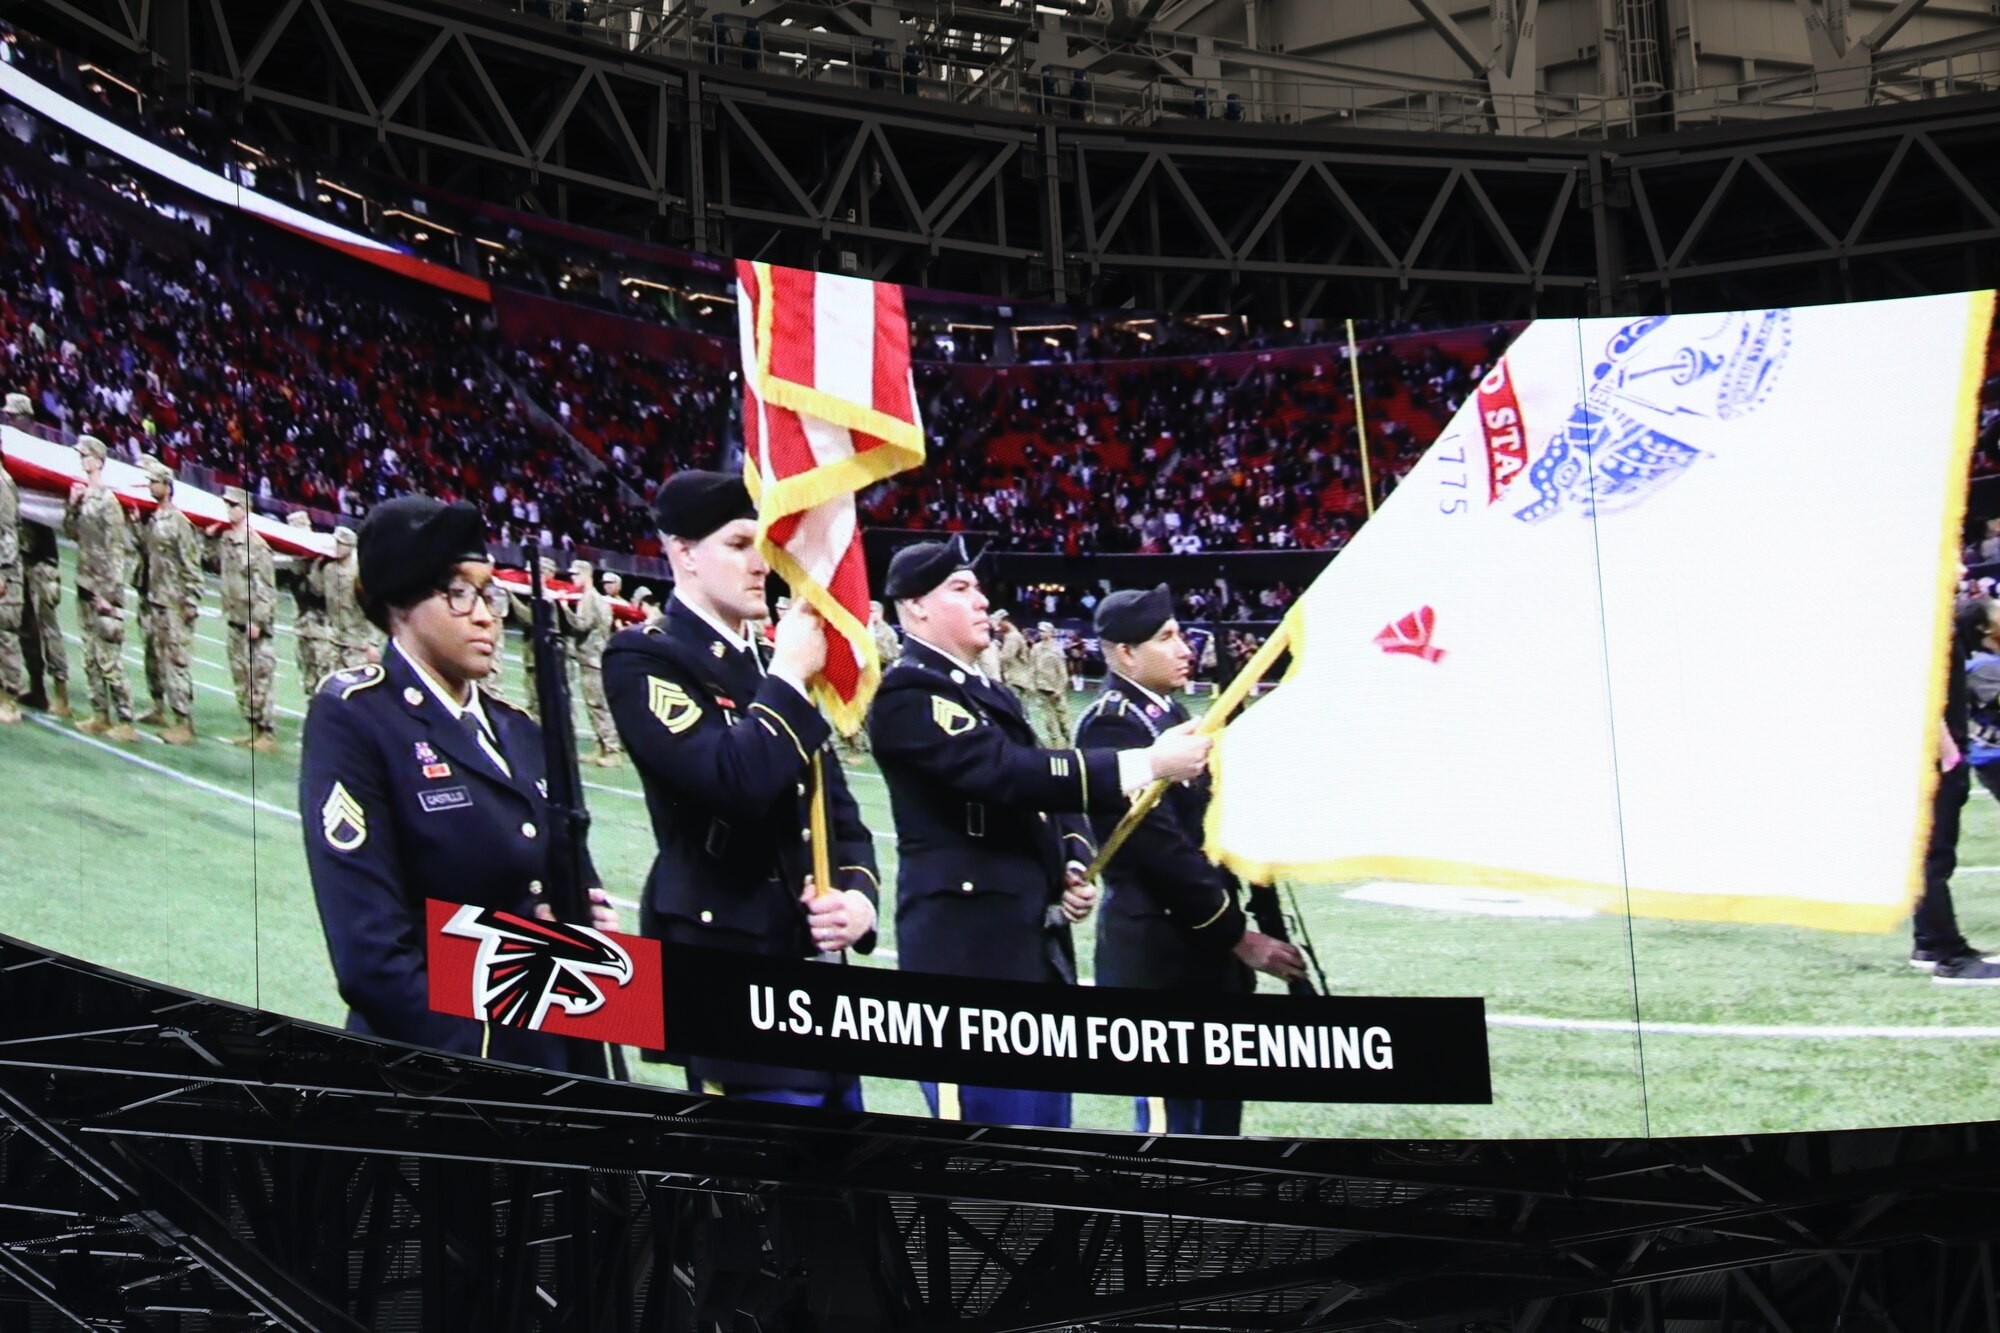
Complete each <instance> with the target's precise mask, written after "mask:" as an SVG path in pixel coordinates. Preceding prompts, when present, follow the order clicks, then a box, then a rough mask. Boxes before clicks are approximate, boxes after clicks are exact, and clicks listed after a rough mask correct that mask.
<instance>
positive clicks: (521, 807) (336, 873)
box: [299, 495, 618, 1074]
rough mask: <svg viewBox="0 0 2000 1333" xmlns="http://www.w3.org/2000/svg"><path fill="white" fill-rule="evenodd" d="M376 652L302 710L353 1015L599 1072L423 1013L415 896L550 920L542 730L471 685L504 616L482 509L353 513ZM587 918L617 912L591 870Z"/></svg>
mask: <svg viewBox="0 0 2000 1333" xmlns="http://www.w3.org/2000/svg"><path fill="white" fill-rule="evenodd" d="M359 544H360V576H361V589H362V596H363V598H364V601H365V606H366V609H367V613H368V618H369V620H370V621H371V622H372V623H373V624H374V625H375V627H376V628H377V629H379V630H380V631H382V632H383V633H385V634H387V635H388V636H389V640H390V642H389V645H388V647H387V649H386V650H385V652H384V654H383V660H382V661H381V662H380V663H370V664H368V665H365V666H359V667H351V668H348V669H346V670H342V671H337V672H335V673H334V674H333V675H331V676H328V677H327V678H326V680H325V681H324V682H323V683H322V684H321V685H320V688H319V690H318V692H317V693H315V694H314V695H313V699H312V704H311V706H310V707H309V708H308V710H307V712H306V722H305V737H304V743H303V744H304V748H303V753H302V754H301V756H300V769H299V815H300V817H301V819H302V821H303V823H304V828H305V843H306V866H307V869H308V870H309V871H310V873H311V875H312V886H313V896H314V897H315V899H317V901H318V903H319V913H320V922H321V924H322V926H323V927H324V928H325V931H326V943H327V949H328V951H329V952H330V953H331V955H332V957H333V972H334V977H335V979H336V980H337V982H338V984H339V986H340V995H341V998H342V999H344V1000H345V1001H346V1002H347V1004H348V1006H349V1012H348V1016H347V1026H348V1027H349V1029H351V1030H353V1031H355V1032H366V1033H371V1034H373V1035H375V1036H380V1037H388V1038H392V1039H394V1040H396V1041H406V1042H412V1043H415V1044H417V1045H421V1046H429V1047H434V1048H436V1049H439V1050H445V1051H453V1052H458V1053H461V1054H466V1055H482V1056H488V1057H490V1058H492V1059H496V1060H511V1061H514V1062H515V1063H518V1064H526V1065H536V1066H539V1067H541V1068H545V1069H556V1070H567V1071H571V1072H579V1073H591V1074H602V1073H603V1072H604V1061H603V1053H602V1048H601V1047H597V1046H595V1045H593V1044H585V1043H580V1042H572V1041H568V1040H566V1039H564V1038H561V1037H555V1036H550V1035H546V1034H543V1033H539V1032H533V1031H528V1030H525V1029H521V1028H516V1027H510V1026H506V1025H504V1024H495V1023H482V1022H478V1021H475V1020H473V1019H467V1018H457V1017H453V1016H451V1015H448V1014H441V1013H436V1012H434V1011H433V1010H432V1009H431V1007H430V993H429V990H430V982H429V970H428V964H427V959H426V952H425V931H426V923H425V907H424V903H425V899H426V898H429V897H434V896H442V897H449V898H451V899H453V900H456V901H459V902H464V903H467V904H470V905H473V906H478V907H493V908H499V909H501V910H503V911H507V912H513V913H516V914H518V915H523V916H526V915H530V914H534V915H539V916H542V917H543V918H545V919H547V918H549V917H550V916H551V914H550V913H549V912H548V910H547V909H546V907H545V906H544V905H543V903H542V901H541V897H542V881H543V877H544V875H545V874H546V873H547V860H548V849H547V839H546V837H545V836H544V830H546V829H547V828H548V827H549V819H550V815H549V807H548V799H547V797H546V796H544V795H543V787H544V780H545V777H546V772H545V769H544V765H543V756H542V736H541V729H540V728H538V727H537V726H536V725H535V724H534V723H533V722H531V721H529V720H528V717H527V715H526V714H524V713H522V712H521V711H520V710H519V709H517V708H515V707H513V706H512V705H510V704H508V703H505V702H503V701H501V700H498V699H494V698H492V697H491V696H489V695H487V694H486V693H485V691H484V690H483V689H482V688H481V686H480V682H481V681H482V680H483V679H484V677H485V675H486V670H487V667H488V665H489V664H490V663H491V661H492V656H493V646H494V641H495V638H496V636H497V635H498V634H499V632H500V622H499V621H498V619H497V618H496V617H495V616H494V615H493V612H492V607H491V603H490V602H489V600H488V598H489V592H490V585H491V582H492V578H493V562H492V558H491V557H490V556H489V555H488V554H487V551H486V538H485V532H484V529H483V525H482V523H481V521H480V518H479V511H478V510H477V509H475V508H473V507H472V506H471V505H469V504H465V503H459V504H452V505H445V504H441V503H439V502H438V501H436V500H432V499H430V498H428V497H425V496H417V495H410V496H401V497H398V498H396V499H394V500H388V501H385V502H383V503H382V504H379V505H377V506H376V507H375V508H374V510H373V511H372V512H370V514H369V515H368V518H367V520H366V521H365V522H363V523H362V525H361V532H360V542H359ZM585 870H586V879H585V883H586V886H587V887H589V889H590V894H591V901H592V908H591V921H590V924H591V925H592V926H595V927H596V928H598V929H600V930H617V929H618V918H617V914H616V913H615V912H614V911H612V909H611V907H610V906H609V904H608V902H607V900H606V899H605V897H604V894H603V891H602V890H601V889H600V888H598V887H597V886H596V872H595V870H594V869H592V868H590V867H589V866H588V865H586V867H585Z"/></svg>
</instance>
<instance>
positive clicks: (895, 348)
mask: <svg viewBox="0 0 2000 1333" xmlns="http://www.w3.org/2000/svg"><path fill="white" fill-rule="evenodd" d="M736 282H737V288H738V296H739V299H738V300H737V303H736V320H737V329H738V332H739V334H740V335H741V338H742V345H743V445H744V457H743V471H744V480H745V481H746V482H747V483H748V484H749V487H750V494H751V495H752V496H754V497H756V500H757V545H758V549H759V550H760V551H761V552H762V554H763V556H764V558H765V559H766V560H768V561H769V562H770V564H771V567H772V568H773V569H775V570H777V571H778V573H779V575H780V576H781V577H783V578H784V580H785V582H786V583H787V584H789V585H790V586H791V589H792V595H793V596H794V597H803V598H805V599H806V600H807V601H809V602H811V603H812V604H813V605H814V606H815V607H816V608H818V610H819V613H820V615H821V616H822V617H824V619H825V620H826V634H827V654H826V670H825V672H824V674H823V675H822V676H821V677H820V679H819V680H818V681H816V682H815V684H814V688H815V691H816V692H817V694H818V695H819V698H820V702H821V703H822V705H823V706H824V707H825V708H826V710H827V715H828V716H829V717H830V718H831V719H832V721H833V724H834V726H835V727H836V728H838V729H839V730H840V732H841V734H842V735H852V734H854V732H855V731H856V730H857V729H858V728H859V727H860V726H861V723H862V719H863V718H864V717H865V715H866V714H867V711H868V703H869V701H870V700H871V699H872V698H874V695H875V686H876V684H877V683H878V682H879V681H880V680H881V678H882V663H881V661H880V659H879V658H878V657H877V656H876V652H875V641H874V639H873V637H872V636H871V635H870V634H869V633H868V597H869V592H868V569H867V564H866V562H865V561H864V560H863V558H862V553H861V527H860V524H859V522H858V520H857V517H856V508H855V503H854V497H855V494H856V492H859V491H862V490H865V489H866V488H868V487H869V486H872V485H874V484H875V483H876V482H878V481H881V480H882V479H883V478H884V477H888V476H892V475H894V474H895V473H898V472H902V471H904V470H905V469H908V468H912V467H916V466H917V465H919V464H920V463H922V462H923V458H924V432H923V423H922V422H921V421H920V420H919V419H918V415H917V391H916V385H915V383H914V382H913V380H912V379H911V376H910V321H909V316H908V315H907V314H906V313H905V311H904V309H903V289H902V288H901V287H898V286H895V285H893V284H891V283H884V282H869V281H867V280H866V279H863V278H847V277H840V276H838V275H835V274H828V273H810V272H805V271H803V270H799V269H790V268H777V267H774V266H772V265H770V264H760V263H755V262H752V261H749V260H739V261H738V262H737V265H736Z"/></svg>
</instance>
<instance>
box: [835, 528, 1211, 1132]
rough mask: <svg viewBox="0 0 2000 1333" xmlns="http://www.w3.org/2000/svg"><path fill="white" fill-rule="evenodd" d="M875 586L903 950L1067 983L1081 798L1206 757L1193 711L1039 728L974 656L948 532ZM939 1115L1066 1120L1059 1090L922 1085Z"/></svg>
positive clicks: (1186, 773)
mask: <svg viewBox="0 0 2000 1333" xmlns="http://www.w3.org/2000/svg"><path fill="white" fill-rule="evenodd" d="M884 592H885V593H886V594H887V595H888V596H889V597H890V598H892V599H894V601H895V602H896V616H897V619H898V620H900V621H901V622H902V625H903V632H904V644H903V656H902V660H901V661H899V662H898V663H897V664H896V666H895V668H894V669H893V670H891V671H889V672H888V673H887V674H885V675H884V676H883V678H882V686H881V689H880V691H879V692H878V693H877V694H876V696H875V705H874V708H873V709H872V710H871V712H870V714H869V722H868V727H869V731H870V733H871V739H872V740H873V742H874V746H875V762H876V763H877V764H878V765H879V766H880V767H881V770H882V776H883V778H884V779H885V780H886V781H887V783H888V786H889V803H890V807H891V809H892V810H893V811H894V813H895V818H896V851H897V856H898V867H897V873H896V948H897V954H898V966H900V967H902V968H904V969H906V970H909V971H913V972H942V973H949V974H952V975H955V976H964V977H984V978H990V979H992V980H996V981H1038V982H1048V983H1056V984H1061V983H1073V982H1074V981H1075V980H1076V961H1075V951H1074V946H1073V944H1072V942H1071V940H1070V924H1071V923H1072V922H1075V921H1080V920H1082V919H1084V917H1086V916H1087V915H1089V912H1090V909H1091V907H1092V906H1093V905H1094V903H1095V901H1096V890H1095V889H1094V888H1093V887H1092V886H1091V885H1090V884H1089V883H1087V882H1086V881H1085V879H1084V868H1085V867H1086V865H1087V864H1088V863H1089V861H1090V858H1091V856H1092V855H1093V854H1094V852H1095V843H1094V842H1093V840H1092V838H1091V836H1090V832H1089V827H1090V826H1089V824H1088V823H1087V822H1086V821H1085V820H1084V818H1083V816H1084V814H1085V813H1086V812H1089V811H1103V812H1106V813H1109V814H1113V815H1115V814H1117V813H1119V812H1121V811H1123V810H1124V809H1125V807H1126V801H1127V796H1128V794H1129V793H1131V792H1134V791H1138V790H1140V789H1142V788H1144V787H1145V786H1146V785H1147V784H1148V783H1149V782H1151V781H1152V780H1153V779H1154V778H1156V777H1167V778H1173V779H1175V780H1179V779H1182V778H1191V777H1194V776H1196V775H1197V774H1199V773H1200V772H1201V771H1202V766H1203V765H1204V764H1206V763H1207V761H1208V750H1209V741H1208V738H1207V737H1205V736H1198V735H1196V734H1194V730H1193V728H1192V727H1191V726H1184V727H1177V728H1173V729H1170V730H1167V731H1165V732H1163V733H1162V734H1161V736H1160V738H1159V739H1158V740H1156V741H1154V742H1152V743H1151V744H1150V745H1149V746H1142V747H1138V748H1133V749H1129V750H1117V749H1108V748H1107V749H1095V750H1058V749H1045V748H1042V747H1041V746H1039V745H1038V744H1037V743H1036V739H1035V734H1034V731H1033V729H1032V728H1030V727H1029V725H1028V720H1027V718H1026V717H1025V716H1023V714H1022V712H1021V706H1020V704H1019V703H1018V702H1017V701H1016V700H1015V698H1014V696H1013V694H1012V693H1011V692H1009V691H1008V690H1006V689H1004V688H1003V687H1002V686H1001V685H1000V683H999V682H998V681H997V680H994V679H992V678H990V677H988V676H986V675H985V674H983V673H982V672H981V671H980V670H979V668H978V666H977V665H975V662H976V659H977V658H978V655H979V650H980V649H981V648H984V647H985V646H986V644H987V642H988V640H989V639H990V637H991V630H990V628H989V624H988V620H987V615H986V598H985V596H984V594H982V593H981V592H980V590H979V580H978V578H977V577H976V576H975V575H974V574H973V572H972V569H971V568H970V565H969V563H968V562H967V561H966V559H965V556H964V552H963V551H962V549H960V548H959V547H957V546H956V545H955V544H950V545H948V544H946V543H943V542H920V543H918V544H916V545H913V546H907V547H904V548H903V549H902V550H901V551H898V552H897V553H896V557H895V559H894V560H893V561H891V562H890V565H889V576H888V579H887V581H886V583H885V585H884ZM923 1087H924V1095H925V1097H926V1099H927V1100H928V1101H929V1102H930V1105H931V1109H932V1111H933V1112H934V1113H935V1114H937V1115H938V1116H940V1117H942V1118H945V1119H959V1118H963V1119H966V1120H981V1121H986V1122H989V1123H995V1124H1015V1125H1055V1126H1063V1125H1067V1124H1068V1123H1069V1110H1070V1099H1069V1094H1068V1093H1059V1092H1028V1091H1020V1090H1015V1089H1006V1088H984V1087H970V1086H964V1087H959V1086H953V1085H950V1084H930V1083H926V1084H924V1085H923Z"/></svg>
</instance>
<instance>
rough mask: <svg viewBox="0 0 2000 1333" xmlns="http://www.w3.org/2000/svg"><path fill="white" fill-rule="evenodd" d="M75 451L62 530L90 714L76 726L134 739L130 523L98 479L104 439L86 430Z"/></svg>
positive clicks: (101, 473)
mask: <svg viewBox="0 0 2000 1333" xmlns="http://www.w3.org/2000/svg"><path fill="white" fill-rule="evenodd" d="M76 452H77V457H78V459H79V461H80V462H81V463H82V465H83V478H84V479H83V480H82V481H80V482H77V483H76V484H75V485H74V486H71V487H70V488H69V506H68V508H67V509H66V510H65V511H64V515H63V531H65V532H66V533H68V534H69V537H70V539H71V540H72V541H74V542H75V543H76V606H77V621H78V628H80V629H81V630H82V631H83V677H84V679H85V680H86V681H88V682H89V683H90V707H91V714H92V715H91V716H90V717H88V718H85V719H84V720H83V721H81V722H79V723H77V730H78V731H85V732H89V733H91V734H92V735H102V736H105V737H106V738H108V739H110V740H114V741H136V740H138V739H139V733H138V732H137V731H135V730H133V728H132V687H131V685H130V684H129V683H128V682H127V681H126V679H125V572H126V568H127V562H128V560H129V558H130V556H131V551H132V547H131V542H132V525H131V524H130V523H129V522H128V521H127V520H126V518H125V509H124V506H122V505H120V504H119V503H118V497H117V496H116V495H114V494H113V493H112V491H111V488H110V487H109V486H107V485H105V484H104V457H105V453H106V450H105V447H104V441H102V440H100V439H98V438H97V437H96V436H95V435H86V436H84V437H83V438H81V439H79V440H78V441H77V442H76Z"/></svg>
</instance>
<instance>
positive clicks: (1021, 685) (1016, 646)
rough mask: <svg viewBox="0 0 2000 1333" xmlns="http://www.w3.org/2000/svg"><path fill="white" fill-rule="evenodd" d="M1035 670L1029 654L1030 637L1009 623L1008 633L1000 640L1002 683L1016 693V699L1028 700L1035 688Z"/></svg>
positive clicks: (1017, 626) (1018, 627)
mask: <svg viewBox="0 0 2000 1333" xmlns="http://www.w3.org/2000/svg"><path fill="white" fill-rule="evenodd" d="M1034 677H1035V668H1034V663H1033V662H1032V661H1031V660H1030V655H1029V652H1028V636H1027V635H1025V634H1023V633H1021V627H1020V626H1019V625H1016V624H1014V623H1013V622H1012V621H1008V622H1007V632H1006V634H1005V635H1003V636H1002V637H1001V639H1000V683H1001V684H1002V685H1005V686H1006V687H1007V688H1008V689H1010V690H1012V691H1014V695H1015V697H1016V698H1020V699H1026V698H1027V697H1028V692H1029V691H1030V690H1031V689H1033V688H1034V684H1033V682H1034Z"/></svg>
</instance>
